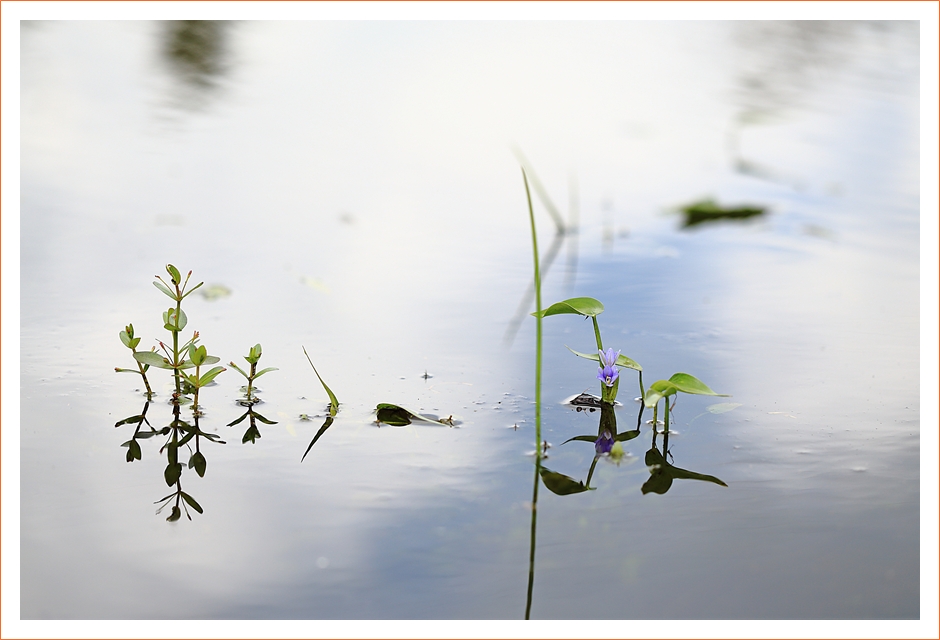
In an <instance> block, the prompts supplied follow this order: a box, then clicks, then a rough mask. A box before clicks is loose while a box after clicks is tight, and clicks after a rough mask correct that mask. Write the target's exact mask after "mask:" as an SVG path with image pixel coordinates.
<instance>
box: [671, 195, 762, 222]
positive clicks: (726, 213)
mask: <svg viewBox="0 0 940 640" xmlns="http://www.w3.org/2000/svg"><path fill="white" fill-rule="evenodd" d="M679 210H680V211H681V212H682V213H684V214H685V222H684V223H683V225H682V226H683V227H685V228H688V227H693V226H695V225H697V224H702V223H703V222H716V221H718V220H744V219H747V218H752V217H755V216H760V215H763V214H764V213H766V212H767V208H766V207H760V206H755V205H743V206H739V207H722V206H719V205H718V203H717V202H715V201H714V200H711V199H708V200H701V201H699V202H694V203H692V204H689V205H686V206H684V207H682V208H680V209H679Z"/></svg>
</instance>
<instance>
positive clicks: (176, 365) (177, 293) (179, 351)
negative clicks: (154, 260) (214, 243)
mask: <svg viewBox="0 0 940 640" xmlns="http://www.w3.org/2000/svg"><path fill="white" fill-rule="evenodd" d="M166 271H167V273H168V274H169V276H170V284H167V282H166V281H165V280H164V279H163V278H161V277H160V276H154V277H155V278H156V279H157V280H156V281H154V283H153V285H154V286H155V287H156V288H157V289H159V290H160V291H161V292H163V293H164V294H165V295H166V296H168V297H169V298H170V299H171V300H173V302H175V303H176V306H175V307H170V308H169V309H167V310H166V311H164V312H163V328H164V329H166V330H167V331H169V332H170V334H171V336H172V338H173V345H172V349H170V348H168V347H167V346H166V345H165V344H163V342H160V343H159V344H160V348H161V349H162V350H163V352H164V354H166V355H165V357H164V356H161V355H160V354H159V353H156V351H144V352H140V351H135V352H134V359H135V360H137V361H138V362H140V363H141V364H145V365H150V366H155V367H158V368H160V369H170V370H172V371H173V379H174V382H175V384H176V391H175V393H174V394H173V400H174V401H179V399H180V397H181V396H182V395H183V390H182V386H181V381H182V375H181V374H182V371H183V369H187V368H190V367H192V366H193V365H192V362H191V361H188V360H186V359H185V355H186V354H187V352H188V350H189V347H190V346H191V345H193V344H195V343H196V342H197V341H198V339H199V333H198V332H195V333H193V337H192V338H191V339H190V340H189V341H188V342H186V343H185V344H183V345H180V333H181V332H182V331H183V329H184V328H185V327H186V324H187V318H186V313H185V312H184V311H183V308H182V304H183V300H184V299H185V298H186V297H187V296H189V295H190V294H192V293H193V292H194V291H195V290H196V289H198V288H199V287H201V286H202V285H203V283H202V282H200V283H199V284H197V285H195V286H194V287H192V288H191V289H187V286H188V285H189V279H190V277H192V275H193V272H192V271H190V272H189V273H187V274H186V280H185V281H184V280H183V279H182V276H181V274H180V271H179V269H177V268H176V267H175V266H173V265H172V264H168V265H166Z"/></svg>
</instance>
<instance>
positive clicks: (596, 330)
mask: <svg viewBox="0 0 940 640" xmlns="http://www.w3.org/2000/svg"><path fill="white" fill-rule="evenodd" d="M591 320H592V321H593V322H594V339H595V340H597V350H598V351H603V350H604V343H603V342H601V330H600V327H598V326H597V316H591Z"/></svg>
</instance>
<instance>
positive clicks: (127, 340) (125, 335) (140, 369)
mask: <svg viewBox="0 0 940 640" xmlns="http://www.w3.org/2000/svg"><path fill="white" fill-rule="evenodd" d="M120 336H121V342H123V343H124V346H125V347H127V348H128V349H130V350H131V354H132V355H134V360H135V361H136V362H137V369H121V368H120V367H114V370H115V371H117V372H118V373H139V374H140V377H141V378H143V379H144V386H146V387H147V398H148V399H149V398H152V397H153V395H154V394H153V389H151V388H150V381H149V380H147V369H149V368H150V365H149V364H144V363H143V362H140V361H139V360H137V357H136V354H137V345H138V344H140V338H136V337H134V325H133V324H128V325H127V326H126V327H124V331H122V332H121V333H120ZM138 458H139V456H138Z"/></svg>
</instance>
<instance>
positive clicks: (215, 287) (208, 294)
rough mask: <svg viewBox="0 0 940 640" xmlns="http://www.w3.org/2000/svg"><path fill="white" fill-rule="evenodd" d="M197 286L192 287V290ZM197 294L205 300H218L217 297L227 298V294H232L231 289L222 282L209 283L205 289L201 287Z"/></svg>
mask: <svg viewBox="0 0 940 640" xmlns="http://www.w3.org/2000/svg"><path fill="white" fill-rule="evenodd" d="M200 284H202V283H200ZM197 288H198V285H197V286H196V287H193V291H195V290H196V289H197ZM187 295H189V294H187ZM199 295H201V296H202V297H203V298H205V299H206V300H218V299H219V298H227V297H228V296H230V295H232V290H231V289H229V288H228V287H226V286H225V285H224V284H210V285H209V286H207V287H206V288H205V289H203V290H202V291H201V292H200V294H199Z"/></svg>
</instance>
